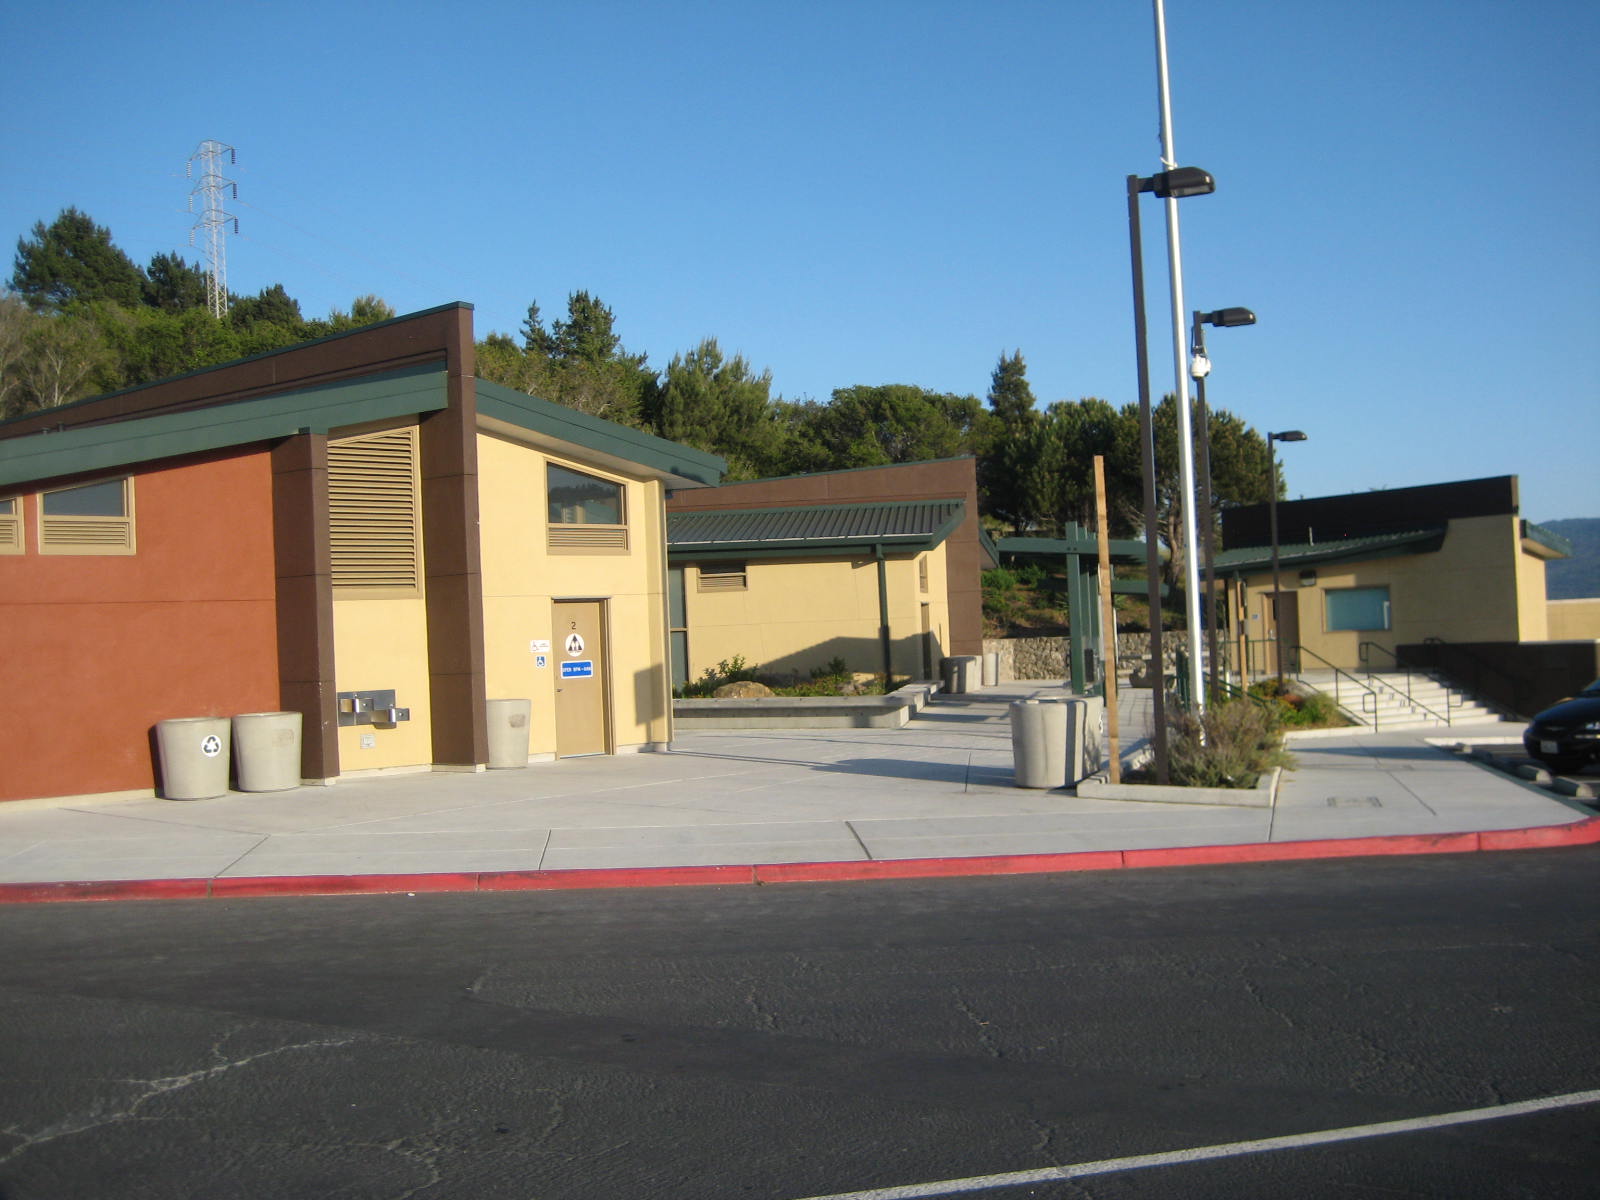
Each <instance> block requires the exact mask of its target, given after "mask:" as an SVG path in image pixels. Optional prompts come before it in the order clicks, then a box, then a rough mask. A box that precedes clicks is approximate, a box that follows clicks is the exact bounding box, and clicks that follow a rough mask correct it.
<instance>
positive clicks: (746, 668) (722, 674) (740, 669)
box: [677, 654, 760, 699]
mask: <svg viewBox="0 0 1600 1200" xmlns="http://www.w3.org/2000/svg"><path fill="white" fill-rule="evenodd" d="M759 670H760V668H759V667H756V666H753V665H751V664H748V663H746V662H745V661H744V655H742V654H735V655H734V656H733V657H732V658H725V659H723V660H722V661H721V662H719V663H718V664H717V665H716V666H714V667H707V668H706V669H705V671H704V673H703V674H701V676H700V678H699V679H697V680H695V681H694V682H693V683H686V684H684V685H683V687H681V688H680V689H678V692H677V695H679V696H681V697H685V698H690V697H693V698H699V699H703V698H705V697H707V696H710V695H711V694H712V693H714V692H715V691H716V690H717V689H718V688H719V687H721V686H722V685H723V684H725V683H737V682H739V681H740V680H742V679H754V678H756V674H757V672H758V671H759Z"/></svg>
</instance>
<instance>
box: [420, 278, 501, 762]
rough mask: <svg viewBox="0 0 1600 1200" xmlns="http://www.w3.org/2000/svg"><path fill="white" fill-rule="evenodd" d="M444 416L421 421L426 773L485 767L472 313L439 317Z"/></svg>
mask: <svg viewBox="0 0 1600 1200" xmlns="http://www.w3.org/2000/svg"><path fill="white" fill-rule="evenodd" d="M449 319H450V321H451V325H450V328H449V330H448V331H447V333H446V344H445V368H446V379H445V388H446V390H447V392H448V395H449V401H450V403H449V406H448V407H447V408H446V409H444V411H442V412H436V413H431V414H429V415H428V416H426V417H424V418H423V419H422V423H421V431H422V553H423V559H424V563H425V566H424V571H425V575H426V584H427V606H428V687H429V693H430V703H431V705H432V708H433V731H432V732H433V762H434V765H435V766H454V767H474V766H481V765H484V764H486V763H488V761H489V726H488V716H487V712H486V709H487V705H486V704H485V699H486V694H485V692H486V687H487V684H486V682H485V676H484V653H483V575H482V570H481V566H480V563H481V558H480V555H479V548H478V403H477V391H476V387H475V380H474V378H473V373H474V371H475V370H476V362H475V358H474V352H473V343H472V313H471V311H470V310H468V309H458V310H455V311H454V312H452V313H451V314H449Z"/></svg>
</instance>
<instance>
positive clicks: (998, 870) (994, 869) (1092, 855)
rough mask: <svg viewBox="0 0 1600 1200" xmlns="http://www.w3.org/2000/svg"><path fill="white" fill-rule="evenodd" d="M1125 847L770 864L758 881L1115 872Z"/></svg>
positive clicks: (759, 870) (758, 872) (759, 869)
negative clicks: (1072, 852) (977, 855)
mask: <svg viewBox="0 0 1600 1200" xmlns="http://www.w3.org/2000/svg"><path fill="white" fill-rule="evenodd" d="M1122 853H1123V852H1122V851H1121V850H1086V851H1081V852H1078V853H1075V854H995V855H987V856H985V857H982V858H888V859H883V858H872V859H863V860H860V861H857V862H821V863H767V864H765V865H763V866H759V867H756V868H755V872H756V882H757V883H826V882H830V881H847V880H862V879H932V878H940V877H953V876H959V875H1044V874H1052V873H1055V872H1058V871H1114V870H1117V869H1118V868H1120V867H1121V866H1122V865H1123V862H1122Z"/></svg>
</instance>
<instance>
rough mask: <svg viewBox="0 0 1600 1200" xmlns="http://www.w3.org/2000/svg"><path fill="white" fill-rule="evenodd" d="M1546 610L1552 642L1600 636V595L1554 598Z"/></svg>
mask: <svg viewBox="0 0 1600 1200" xmlns="http://www.w3.org/2000/svg"><path fill="white" fill-rule="evenodd" d="M1545 611H1546V614H1547V621H1548V624H1549V630H1550V634H1549V636H1550V640H1551V641H1552V642H1568V641H1573V640H1588V639H1590V638H1600V596H1590V597H1586V598H1584V599H1581V600H1552V601H1550V602H1549V604H1548V605H1547V606H1546V609H1545Z"/></svg>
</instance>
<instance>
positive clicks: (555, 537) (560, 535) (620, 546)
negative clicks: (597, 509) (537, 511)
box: [550, 525, 628, 551]
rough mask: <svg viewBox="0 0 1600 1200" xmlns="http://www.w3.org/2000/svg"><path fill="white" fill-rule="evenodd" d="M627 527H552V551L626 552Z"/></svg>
mask: <svg viewBox="0 0 1600 1200" xmlns="http://www.w3.org/2000/svg"><path fill="white" fill-rule="evenodd" d="M627 548H628V527H627V526H626V525H551V526H550V549H552V550H574V551H584V550H602V551H605V550H611V551H615V550H626V549H627Z"/></svg>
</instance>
